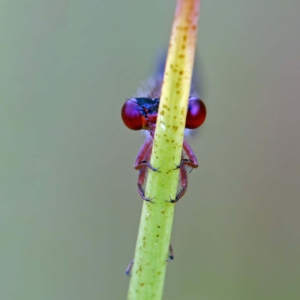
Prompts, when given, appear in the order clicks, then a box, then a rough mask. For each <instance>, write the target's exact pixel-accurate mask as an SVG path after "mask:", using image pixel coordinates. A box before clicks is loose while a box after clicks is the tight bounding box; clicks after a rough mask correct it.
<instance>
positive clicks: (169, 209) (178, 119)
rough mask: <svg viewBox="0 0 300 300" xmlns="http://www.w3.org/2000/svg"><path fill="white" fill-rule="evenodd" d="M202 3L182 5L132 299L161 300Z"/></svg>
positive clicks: (189, 0)
mask: <svg viewBox="0 0 300 300" xmlns="http://www.w3.org/2000/svg"><path fill="white" fill-rule="evenodd" d="M199 8H200V0H178V2H177V7H176V11H175V17H174V22H173V28H172V33H171V39H170V44H169V50H168V57H167V62H166V68H165V74H164V84H163V87H162V94H161V98H160V104H159V111H158V118H157V122H156V130H155V136H154V145H153V149H152V154H151V161H150V163H151V165H152V166H154V167H155V168H159V171H160V172H153V171H151V170H149V171H148V172H149V174H148V179H147V184H146V197H149V198H152V197H154V199H153V201H154V202H155V203H149V202H146V201H144V204H143V209H142V215H141V222H140V228H139V233H138V238H137V244H136V250H135V257H134V265H133V268H132V276H131V281H130V286H129V291H128V298H127V299H128V300H160V299H162V293H163V286H164V278H165V273H166V264H167V262H166V261H167V258H168V250H169V243H170V238H171V231H172V223H173V216H174V210H175V205H174V204H172V203H170V202H166V200H170V198H172V199H175V197H176V190H177V185H178V176H179V170H178V169H177V170H174V169H175V165H179V163H180V160H181V153H182V143H183V137H184V126H185V120H186V112H187V104H188V97H189V93H190V86H191V78H192V71H193V64H194V55H195V47H196V34H197V23H198V15H199Z"/></svg>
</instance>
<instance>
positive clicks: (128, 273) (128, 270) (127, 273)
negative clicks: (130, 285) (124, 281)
mask: <svg viewBox="0 0 300 300" xmlns="http://www.w3.org/2000/svg"><path fill="white" fill-rule="evenodd" d="M133 263H134V260H133V259H132V260H131V261H130V263H129V264H128V266H127V267H126V269H125V275H126V276H128V277H130V276H131V274H130V272H131V269H132V266H133Z"/></svg>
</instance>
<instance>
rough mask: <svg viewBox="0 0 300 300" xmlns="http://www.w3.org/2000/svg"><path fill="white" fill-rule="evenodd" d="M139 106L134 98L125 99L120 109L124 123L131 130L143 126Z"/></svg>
mask: <svg viewBox="0 0 300 300" xmlns="http://www.w3.org/2000/svg"><path fill="white" fill-rule="evenodd" d="M140 108H141V106H140V105H138V104H137V103H136V101H135V99H129V100H127V101H126V102H125V103H124V105H123V107H122V111H121V115H122V120H123V122H124V124H125V125H126V126H127V127H128V128H129V129H131V130H140V129H142V128H143V116H142V115H141V112H140Z"/></svg>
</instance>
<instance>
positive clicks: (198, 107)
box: [185, 97, 206, 129]
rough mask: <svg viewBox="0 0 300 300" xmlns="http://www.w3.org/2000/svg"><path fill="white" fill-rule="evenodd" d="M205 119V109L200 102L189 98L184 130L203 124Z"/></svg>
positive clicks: (195, 98)
mask: <svg viewBox="0 0 300 300" xmlns="http://www.w3.org/2000/svg"><path fill="white" fill-rule="evenodd" d="M205 117H206V107H205V104H204V102H203V101H202V100H200V99H199V98H197V97H190V100H189V104H188V111H187V115H186V124H185V128H189V129H195V128H197V127H199V126H201V125H202V124H203V122H204V121H205Z"/></svg>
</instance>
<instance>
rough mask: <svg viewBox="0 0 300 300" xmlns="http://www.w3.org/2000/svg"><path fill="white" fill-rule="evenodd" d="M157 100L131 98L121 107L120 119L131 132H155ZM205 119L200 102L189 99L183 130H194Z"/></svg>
mask: <svg viewBox="0 0 300 300" xmlns="http://www.w3.org/2000/svg"><path fill="white" fill-rule="evenodd" d="M159 100H160V99H159V98H155V99H151V98H132V99H129V100H127V101H126V102H125V103H124V105H123V107H122V119H123V122H124V124H125V125H126V126H127V127H128V128H129V129H131V130H141V129H144V130H149V131H150V134H151V135H153V134H154V131H155V125H156V119H157V113H158V108H159ZM205 117H206V107H205V104H204V103H203V101H202V100H200V99H199V98H197V97H195V96H191V97H190V98H189V103H188V110H187V115H186V123H185V128H188V129H195V128H198V127H199V126H201V125H202V124H203V122H204V120H205Z"/></svg>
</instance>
